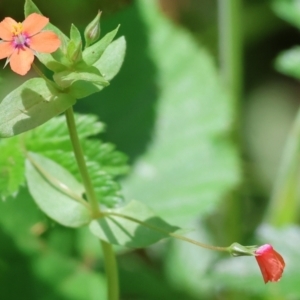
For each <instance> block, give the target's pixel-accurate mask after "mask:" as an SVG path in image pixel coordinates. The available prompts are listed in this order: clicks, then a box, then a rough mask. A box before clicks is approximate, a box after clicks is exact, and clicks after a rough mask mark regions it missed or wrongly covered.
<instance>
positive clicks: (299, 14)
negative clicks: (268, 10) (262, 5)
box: [272, 0, 300, 28]
mask: <svg viewBox="0 0 300 300" xmlns="http://www.w3.org/2000/svg"><path fill="white" fill-rule="evenodd" d="M272 7H273V9H274V11H275V12H276V13H277V15H278V16H280V17H281V18H282V19H284V20H286V21H287V22H290V23H291V24H293V25H294V26H296V27H298V28H300V7H299V2H298V1H297V0H273V4H272Z"/></svg>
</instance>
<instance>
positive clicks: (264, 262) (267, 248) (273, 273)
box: [255, 244, 285, 283]
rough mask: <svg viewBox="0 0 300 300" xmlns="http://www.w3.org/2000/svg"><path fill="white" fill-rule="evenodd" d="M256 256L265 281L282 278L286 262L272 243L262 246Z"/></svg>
mask: <svg viewBox="0 0 300 300" xmlns="http://www.w3.org/2000/svg"><path fill="white" fill-rule="evenodd" d="M255 258H256V260H257V263H258V265H259V268H260V270H261V273H262V276H263V278H264V281H265V283H267V282H269V281H278V280H280V278H281V276H282V273H283V269H284V267H285V262H284V260H283V258H282V256H281V255H280V254H279V253H278V252H276V251H275V250H274V249H273V247H272V246H271V245H268V244H266V245H263V246H260V247H259V248H258V249H257V250H256V251H255Z"/></svg>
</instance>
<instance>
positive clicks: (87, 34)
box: [84, 11, 101, 47]
mask: <svg viewBox="0 0 300 300" xmlns="http://www.w3.org/2000/svg"><path fill="white" fill-rule="evenodd" d="M100 17H101V11H98V13H97V15H96V17H95V18H94V19H93V21H92V22H91V23H89V24H88V25H87V26H86V28H85V30H84V38H85V47H88V46H90V45H91V44H93V43H95V42H96V41H97V40H98V39H99V38H100V33H101V28H100Z"/></svg>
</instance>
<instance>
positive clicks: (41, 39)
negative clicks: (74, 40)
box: [29, 31, 61, 53]
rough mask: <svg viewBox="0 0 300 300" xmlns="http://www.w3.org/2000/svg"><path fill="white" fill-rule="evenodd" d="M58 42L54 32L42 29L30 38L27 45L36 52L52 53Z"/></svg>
mask: <svg viewBox="0 0 300 300" xmlns="http://www.w3.org/2000/svg"><path fill="white" fill-rule="evenodd" d="M60 44H61V42H60V39H59V38H58V36H57V35H56V34H55V33H54V32H52V31H43V32H40V33H38V34H37V35H35V36H33V37H31V38H30V42H29V47H30V48H31V49H33V50H35V51H37V52H41V53H52V52H54V51H56V50H57V49H58V47H59V46H60Z"/></svg>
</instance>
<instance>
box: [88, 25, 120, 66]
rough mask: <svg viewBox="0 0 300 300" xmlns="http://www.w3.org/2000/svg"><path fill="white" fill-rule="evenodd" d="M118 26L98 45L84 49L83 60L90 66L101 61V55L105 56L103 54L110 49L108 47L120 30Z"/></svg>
mask: <svg viewBox="0 0 300 300" xmlns="http://www.w3.org/2000/svg"><path fill="white" fill-rule="evenodd" d="M119 27H120V26H118V27H117V28H116V29H115V30H113V31H111V32H109V33H107V34H106V35H105V36H104V37H103V38H102V39H101V40H100V41H98V42H97V43H95V44H93V45H91V46H89V47H87V48H86V49H84V51H83V53H82V55H83V60H84V61H85V62H86V63H87V64H88V65H90V66H91V65H93V64H94V63H95V62H96V61H97V60H99V58H100V57H101V55H102V54H103V52H104V51H105V49H106V48H107V47H108V45H109V44H110V43H111V42H112V40H113V39H114V37H115V36H116V34H117V32H118V30H119Z"/></svg>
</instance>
